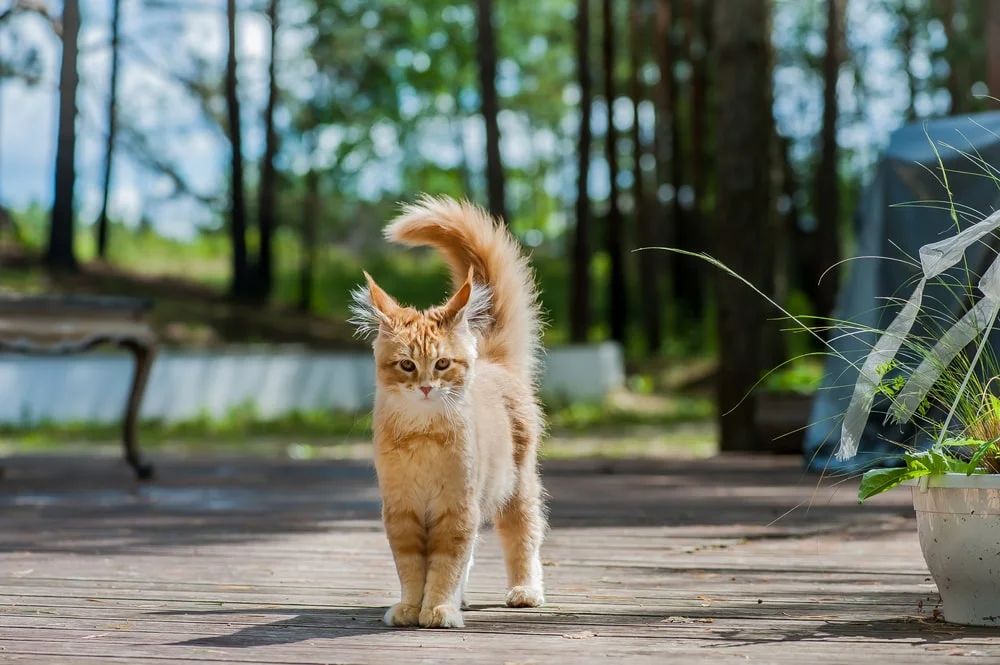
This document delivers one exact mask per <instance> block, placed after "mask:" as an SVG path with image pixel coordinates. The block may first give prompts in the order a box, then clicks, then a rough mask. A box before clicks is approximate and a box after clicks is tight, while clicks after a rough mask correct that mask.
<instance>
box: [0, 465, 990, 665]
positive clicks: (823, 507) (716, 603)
mask: <svg viewBox="0 0 1000 665" xmlns="http://www.w3.org/2000/svg"><path fill="white" fill-rule="evenodd" d="M38 460H39V458H37V457H31V458H14V459H13V460H11V464H10V468H11V469H13V470H14V473H13V474H12V475H11V476H9V477H8V478H7V479H6V480H5V481H4V482H3V483H0V527H2V528H0V660H2V661H3V662H16V663H30V664H32V665H42V664H45V665H49V664H50V663H61V662H73V663H80V664H81V665H91V664H96V663H119V662H121V663H126V662H127V663H135V662H140V663H156V664H157V665H165V664H169V663H244V662H268V663H281V664H284V663H288V664H290V665H291V664H295V665H298V664H306V663H308V664H312V663H330V662H333V663H379V664H381V663H385V662H396V661H400V660H406V661H407V662H409V661H411V660H415V661H416V662H434V663H437V662H441V663H470V664H472V665H475V664H476V663H511V664H514V663H539V664H541V663H545V664H546V665H549V664H550V663H553V662H572V663H583V664H584V665H586V664H588V663H598V662H601V663H604V662H611V661H614V660H624V661H625V662H629V663H640V664H644V663H650V664H652V663H657V664H658V665H659V664H661V663H663V662H664V660H676V661H678V662H692V663H699V662H704V663H708V662H712V663H717V662H719V663H727V662H747V661H748V659H749V660H750V661H751V662H752V661H760V662H768V663H796V664H799V663H819V664H825V663H839V662H845V661H850V660H856V658H857V657H858V654H859V653H862V652H863V653H864V655H865V657H867V658H869V659H871V660H872V661H873V662H878V663H887V664H889V665H893V664H895V663H903V662H906V663H913V662H914V661H916V662H918V663H923V662H926V663H936V662H940V659H941V658H942V657H943V656H962V657H963V662H982V663H995V662H998V660H1000V635H998V634H997V632H996V631H995V630H990V629H975V628H963V627H958V626H950V625H946V624H942V623H939V622H937V621H936V620H935V616H934V612H935V609H937V608H938V606H939V598H938V596H937V593H936V589H935V587H934V585H933V583H932V582H931V581H930V580H929V577H928V575H927V572H926V567H925V565H924V563H923V559H922V556H921V554H920V549H919V545H918V543H917V539H916V533H915V526H914V521H913V519H912V507H910V505H909V503H908V502H909V499H908V497H907V496H906V494H905V492H900V493H896V494H895V495H893V496H887V497H882V498H880V500H879V501H876V502H874V503H873V504H872V505H870V506H868V505H866V506H864V507H858V506H857V505H856V502H854V500H853V496H852V492H853V488H852V487H847V488H842V489H840V490H839V491H833V490H832V489H830V488H828V487H823V488H821V489H820V491H819V492H817V490H816V485H815V478H804V479H803V478H802V476H801V474H800V472H799V471H798V469H797V466H798V463H797V460H793V461H788V460H781V459H775V458H766V459H762V458H755V457H750V458H720V459H716V460H707V461H705V462H703V463H691V462H671V461H641V462H640V461H630V460H623V461H613V462H607V463H605V462H594V461H565V462H548V463H547V464H546V486H547V487H548V489H549V491H550V492H551V493H552V496H553V499H552V502H551V504H552V517H553V519H552V530H551V533H550V535H549V538H548V539H547V541H546V544H545V548H544V554H543V557H544V559H545V561H546V568H545V570H546V575H547V585H548V592H547V597H548V600H549V604H548V605H547V606H546V607H544V608H540V609H536V610H510V609H506V608H503V607H500V604H501V602H502V598H503V591H504V568H503V560H502V555H501V552H500V548H499V544H498V543H497V540H496V537H495V535H494V534H492V533H491V532H489V531H487V532H486V533H484V535H483V539H482V543H481V545H480V547H479V549H478V551H477V557H476V567H475V569H474V571H473V576H472V579H471V589H470V594H469V595H470V598H471V600H472V602H473V605H474V607H475V609H474V610H473V611H469V612H467V613H466V622H467V626H466V628H465V629H463V630H459V631H424V630H394V629H388V628H386V627H384V626H382V625H381V622H380V620H379V619H380V616H381V613H382V611H383V610H384V607H385V606H386V605H387V604H389V603H391V602H393V601H394V600H395V598H396V594H397V587H396V580H395V574H394V570H393V567H392V562H391V556H390V553H389V549H388V545H387V543H386V541H385V537H384V535H383V533H382V529H381V525H380V523H379V521H378V502H377V493H376V492H375V488H374V484H373V476H372V474H371V469H370V465H368V464H367V463H364V462H360V463H359V462H346V461H345V462H333V461H322V462H315V463H310V464H305V463H287V462H280V461H277V462H270V463H268V462H263V461H259V460H240V459H211V460H208V459H205V460H183V459H168V460H166V461H165V463H164V464H163V466H162V468H163V469H164V475H163V479H162V480H161V481H159V482H158V483H156V484H155V485H154V486H152V488H148V489H137V488H136V487H135V486H134V485H132V484H131V483H130V482H129V480H128V479H127V477H124V476H123V475H121V474H114V473H110V472H109V471H108V470H107V469H106V468H104V467H102V466H100V465H96V464H93V463H92V461H91V462H90V463H88V462H87V460H86V459H85V458H73V457H66V458H63V457H60V456H48V457H46V458H45V460H44V461H45V464H44V468H45V469H47V470H48V471H49V472H50V475H48V476H46V474H45V472H43V471H42V470H40V468H39V467H37V466H32V464H34V463H35V462H38ZM81 460H82V461H81ZM81 465H82V467H83V468H81ZM91 471H93V474H94V475H93V476H91V475H90V472H91ZM800 504H801V505H809V510H808V512H806V511H805V510H804V509H803V510H801V511H793V512H792V513H791V515H790V516H789V517H787V518H781V516H782V515H783V514H784V513H785V512H786V511H787V510H788V509H789V508H793V507H794V506H796V505H800ZM810 504H811V505H810ZM776 518H779V519H778V522H777V523H776V524H775V525H770V523H771V522H772V521H774V520H775V519H776Z"/></svg>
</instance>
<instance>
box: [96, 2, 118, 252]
mask: <svg viewBox="0 0 1000 665" xmlns="http://www.w3.org/2000/svg"><path fill="white" fill-rule="evenodd" d="M120 27H121V0H114V3H113V4H112V9H111V81H110V82H109V85H108V87H109V94H108V142H107V145H106V146H105V149H104V192H103V194H102V196H101V215H100V217H98V218H97V256H98V257H99V258H101V259H104V258H106V257H107V254H108V200H109V199H110V198H111V163H112V159H113V158H114V154H115V134H116V133H117V131H118V65H119V53H118V44H119V29H120Z"/></svg>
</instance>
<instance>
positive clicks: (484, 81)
mask: <svg viewBox="0 0 1000 665" xmlns="http://www.w3.org/2000/svg"><path fill="white" fill-rule="evenodd" d="M476 4H477V7H478V10H479V11H478V14H477V16H476V26H477V27H478V31H479V36H478V39H477V40H476V52H477V56H478V59H479V85H480V90H481V92H482V96H483V106H482V113H483V120H484V121H485V122H486V190H487V193H488V196H489V209H490V213H492V214H493V216H494V217H497V218H498V219H502V220H504V221H505V222H507V223H508V224H509V223H510V220H509V219H508V218H507V202H506V194H505V192H504V189H505V188H504V174H503V162H502V161H501V160H500V126H499V124H497V115H498V114H499V113H500V102H499V100H498V99H497V46H496V35H495V34H494V32H493V0H477V3H476Z"/></svg>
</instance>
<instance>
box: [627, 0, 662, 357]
mask: <svg viewBox="0 0 1000 665" xmlns="http://www.w3.org/2000/svg"><path fill="white" fill-rule="evenodd" d="M649 6H650V5H649V3H648V2H647V0H632V7H631V20H630V24H631V25H630V28H631V30H630V32H631V34H630V35H629V55H630V60H631V68H630V77H629V84H630V85H629V87H630V90H629V94H630V95H631V97H632V155H633V160H632V164H633V166H632V168H633V173H634V175H635V186H634V190H633V192H634V195H635V197H634V198H635V222H636V235H637V236H638V240H639V246H640V247H655V246H656V244H657V243H656V238H655V237H654V235H653V229H652V226H651V223H650V221H651V220H650V215H649V206H648V199H647V194H646V187H645V182H644V180H645V175H644V174H643V172H642V164H641V161H642V154H643V146H642V131H641V128H640V127H639V105H640V104H641V103H642V102H643V100H644V99H645V94H644V90H643V84H642V81H641V80H640V79H639V75H640V71H641V69H642V64H643V55H644V54H643V48H642V47H643V45H644V44H648V43H649V34H648V32H647V31H646V29H645V26H646V21H647V20H648V9H649ZM638 259H639V287H640V293H641V297H642V307H641V309H642V325H643V331H644V333H645V336H646V347H647V348H648V349H649V352H650V353H653V354H656V353H659V352H660V349H661V348H662V346H663V331H662V329H661V326H660V288H659V283H658V277H659V275H658V274H657V272H658V271H657V266H658V265H659V260H660V257H659V256H658V255H657V253H655V252H651V251H645V252H640V253H639V256H638Z"/></svg>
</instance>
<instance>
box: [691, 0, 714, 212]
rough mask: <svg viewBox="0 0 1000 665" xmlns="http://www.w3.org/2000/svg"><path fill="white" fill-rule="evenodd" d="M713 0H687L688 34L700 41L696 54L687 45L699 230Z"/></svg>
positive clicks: (705, 169) (705, 173)
mask: <svg viewBox="0 0 1000 665" xmlns="http://www.w3.org/2000/svg"><path fill="white" fill-rule="evenodd" d="M712 4H713V0H688V34H689V35H692V36H693V35H698V37H699V38H700V46H701V48H700V49H697V50H699V51H700V52H699V53H696V52H695V51H696V49H695V47H694V40H693V39H692V40H691V43H689V44H688V57H689V58H691V60H692V71H691V185H692V189H693V190H694V205H693V206H692V210H693V211H694V219H692V220H691V221H692V223H693V224H695V225H697V226H698V227H699V228H702V224H701V221H702V219H703V215H704V214H705V210H704V200H705V193H706V191H707V189H708V187H707V184H706V183H707V182H708V167H707V166H706V164H705V155H706V153H707V147H708V130H707V126H706V125H707V121H708V117H709V110H708V58H709V55H708V54H709V53H711V52H712Z"/></svg>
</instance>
